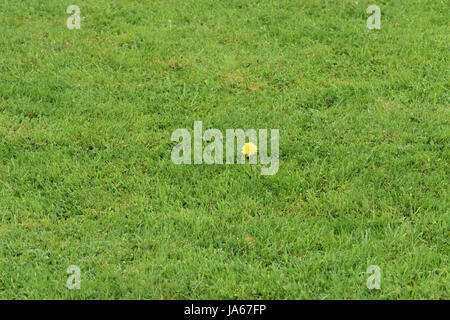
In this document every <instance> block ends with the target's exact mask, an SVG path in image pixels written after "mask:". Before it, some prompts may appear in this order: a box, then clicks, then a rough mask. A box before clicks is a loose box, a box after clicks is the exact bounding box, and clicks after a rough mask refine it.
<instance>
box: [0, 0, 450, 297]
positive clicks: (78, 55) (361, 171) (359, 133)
mask: <svg viewBox="0 0 450 320" xmlns="http://www.w3.org/2000/svg"><path fill="white" fill-rule="evenodd" d="M71 4H77V5H78V6H79V7H80V9H81V15H82V18H83V20H82V24H81V29H80V30H69V29H68V28H67V27H66V24H65V23H66V19H67V18H68V16H69V15H68V14H66V12H65V11H66V8H67V7H68V6H69V5H71ZM370 4H377V5H379V6H380V7H381V30H368V29H367V28H366V19H367V17H368V16H369V14H367V13H366V8H367V7H368V6H369V5H370ZM448 9H449V5H448V2H447V1H444V0H442V1H441V0H428V1H418V0H416V1H407V0H404V1H384V0H377V1H349V0H341V1H331V0H330V1H324V0H314V1H306V0H296V1H294V0H282V1H256V0H227V1H218V0H216V1H211V0H184V1H179V0H167V1H163V0H160V1H141V0H126V1H125V0H124V1H110V0H100V1H98V0H95V1H94V0H73V1H60V0H58V1H56V0H48V1H37V0H22V1H2V2H1V3H0V299H38V298H44V299H112V298H118V299H206V298H208V299H223V298H226V299H235V298H237V299H305V298H308V299H341V298H344V299H348V298H353V299H448V298H449V288H450V275H449V262H450V261H449V252H450V248H449V235H450V233H449V222H450V219H449V158H450V157H449V138H450V126H449V119H450V118H449V111H450V109H449V68H448V67H449V65H448V56H449V55H448V52H449V45H448V44H449V37H448V35H449V31H450V30H449V18H448ZM196 120H201V121H203V127H204V129H207V128H217V129H219V130H221V131H222V132H224V131H225V129H228V128H230V129H234V128H243V129H249V128H254V129H259V128H268V129H271V128H274V129H280V154H281V156H280V169H279V171H278V173H277V174H276V175H273V176H260V175H259V174H255V175H254V176H251V177H249V175H248V174H247V172H248V171H247V166H245V165H244V166H242V165H234V166H225V165H212V166H208V165H175V164H173V163H172V161H171V158H170V155H171V150H172V147H173V146H174V145H175V144H176V143H174V142H171V141H170V136H171V134H172V132H173V131H174V130H175V129H177V128H188V129H189V130H192V128H193V123H194V121H196ZM248 237H251V238H253V241H251V242H250V241H248V240H247V238H248ZM69 265H78V266H80V268H81V278H82V282H81V290H69V289H67V288H66V286H65V284H66V279H67V276H68V275H67V274H66V269H67V267H68V266H69ZM369 265H378V266H379V267H380V268H381V273H382V279H381V290H368V289H367V288H366V279H367V277H368V275H367V274H366V273H365V272H366V269H367V267H368V266H369Z"/></svg>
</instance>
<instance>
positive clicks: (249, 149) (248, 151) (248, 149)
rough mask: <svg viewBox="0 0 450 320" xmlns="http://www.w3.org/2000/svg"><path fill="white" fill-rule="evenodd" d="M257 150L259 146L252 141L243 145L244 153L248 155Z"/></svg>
mask: <svg viewBox="0 0 450 320" xmlns="http://www.w3.org/2000/svg"><path fill="white" fill-rule="evenodd" d="M256 151H258V148H257V147H256V146H255V145H254V144H253V143H251V142H247V143H246V144H244V145H243V146H242V153H243V154H245V155H246V156H251V155H252V154H254V153H255V152H256Z"/></svg>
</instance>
